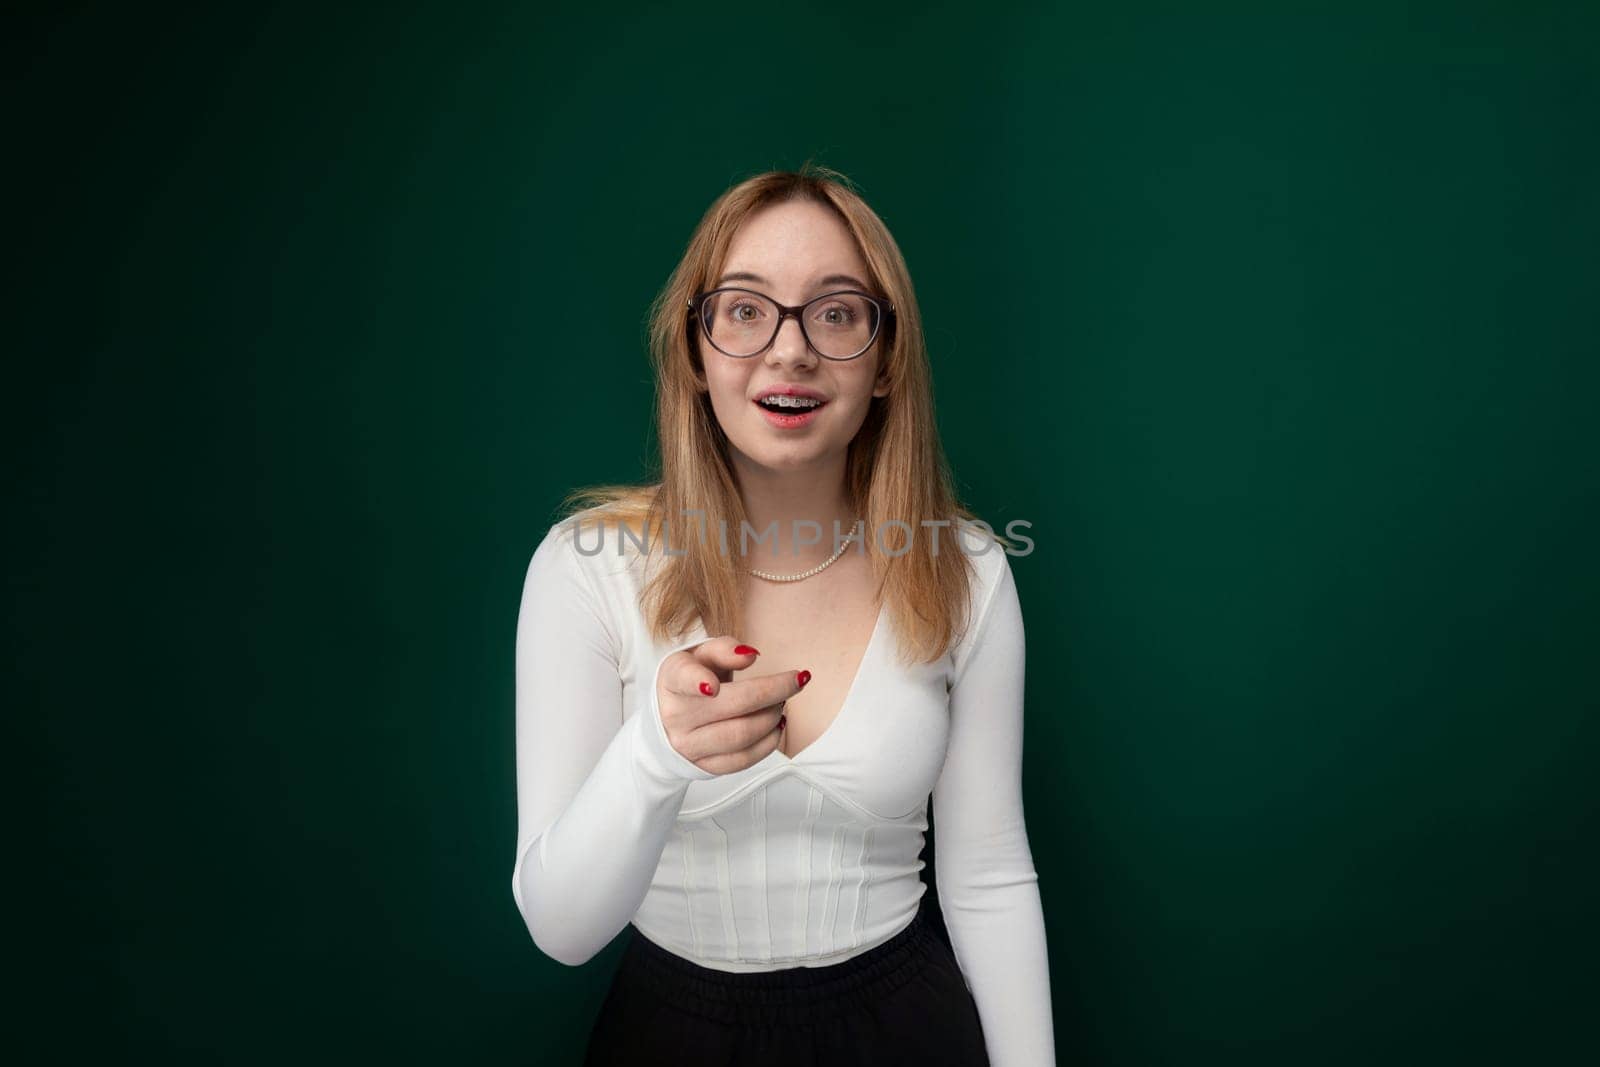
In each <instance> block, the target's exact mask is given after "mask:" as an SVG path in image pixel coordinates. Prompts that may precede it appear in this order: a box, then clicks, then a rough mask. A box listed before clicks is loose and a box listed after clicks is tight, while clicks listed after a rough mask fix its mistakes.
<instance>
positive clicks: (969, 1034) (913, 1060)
mask: <svg viewBox="0 0 1600 1067" xmlns="http://www.w3.org/2000/svg"><path fill="white" fill-rule="evenodd" d="M629 934H630V936H631V938H632V940H631V941H630V942H629V943H628V947H627V948H626V949H624V950H623V954H622V961H621V963H620V964H619V966H618V968H617V974H616V977H615V978H614V979H613V980H612V984H611V991H610V993H609V994H608V995H607V997H606V1000H605V1002H604V1003H603V1004H602V1005H601V1006H600V1013H599V1015H598V1016H597V1017H596V1018H595V1021H594V1027H593V1029H592V1031H591V1032H590V1035H589V1050H588V1055H587V1056H586V1057H585V1059H584V1063H585V1065H587V1067H612V1065H629V1064H641V1065H644V1064H648V1065H649V1067H669V1065H673V1064H680V1063H681V1064H694V1065H696V1067H725V1065H729V1067H731V1065H736V1064H756V1065H761V1067H801V1065H804V1067H811V1065H812V1064H819V1065H820V1064H825V1065H828V1067H845V1065H860V1067H865V1065H869V1064H870V1065H873V1067H878V1065H884V1067H887V1065H890V1064H895V1065H901V1064H950V1065H951V1067H965V1065H968V1064H973V1065H985V1067H986V1065H987V1064H988V1062H989V1058H988V1055H987V1054H986V1053H985V1052H984V1043H983V1027H982V1024H981V1023H980V1022H979V1020H978V1006H977V1004H976V1003H974V1001H973V999H972V994H971V993H970V992H969V991H968V990H967V984H966V982H965V981H964V980H963V978H962V976H961V970H960V967H959V965H958V964H957V963H956V959H955V957H954V956H953V955H951V953H950V949H949V947H948V946H946V945H945V943H944V942H943V941H942V940H940V939H939V936H938V935H937V934H936V933H935V932H934V931H933V928H932V927H931V926H930V925H929V924H928V922H927V920H926V919H925V918H924V917H923V912H922V911H918V912H917V916H916V918H914V919H912V920H911V924H910V925H909V926H907V927H906V928H905V929H904V930H902V931H900V932H899V933H898V934H896V935H894V936H893V937H891V938H890V939H889V940H887V941H885V942H884V943H883V944H881V945H878V946H877V947H876V948H872V949H868V950H867V951H866V952H864V953H862V954H861V955H859V956H853V957H851V958H850V959H847V960H845V961H843V962H841V963H835V964H832V965H830V966H827V967H790V968H785V969H783V970H777V971H756V972H744V973H732V972H728V971H717V970H712V969H711V968H708V967H701V966H700V965H699V964H696V963H693V962H692V961H690V960H686V959H684V958H683V957H681V956H678V955H676V954H674V953H671V952H668V951H666V950H665V949H663V948H662V947H661V946H659V945H657V944H655V943H654V942H652V941H650V940H649V939H648V938H645V937H643V936H641V935H640V934H639V932H638V931H637V930H634V929H633V928H631V927H630V928H629Z"/></svg>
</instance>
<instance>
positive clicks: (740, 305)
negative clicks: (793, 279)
mask: <svg viewBox="0 0 1600 1067" xmlns="http://www.w3.org/2000/svg"><path fill="white" fill-rule="evenodd" d="M778 314H779V312H778V306H777V305H776V304H774V303H773V302H772V301H771V300H768V299H767V298H766V297H764V296H762V295H761V294H760V293H752V292H746V291H743V290H738V289H723V290H719V291H717V292H714V293H711V294H709V295H708V296H707V297H706V299H705V301H704V303H703V305H702V307H701V322H702V324H703V325H704V327H705V331H706V336H708V337H709V338H710V339H711V343H712V344H714V345H716V346H717V347H718V348H720V349H721V350H722V351H723V352H726V353H727V354H728V355H730V356H741V357H742V356H753V355H755V354H756V353H757V352H760V351H762V350H763V349H765V348H766V347H767V345H768V343H769V342H771V341H772V338H773V335H774V334H776V333H777V330H778V321H779V320H778ZM800 326H801V328H802V329H804V330H805V332H806V337H807V338H809V339H810V341H811V347H813V348H815V349H816V350H817V351H818V352H820V353H822V354H823V355H824V356H828V357H829V358H831V359H849V358H850V357H852V356H856V355H859V354H860V353H861V352H862V351H864V350H865V349H866V347H867V345H869V344H871V343H872V339H873V337H874V336H875V335H876V333H877V331H878V305H877V304H875V303H873V302H872V301H871V300H868V299H866V298H865V297H861V296H856V295H854V294H852V293H832V294H829V295H827V296H821V297H818V298H817V299H816V300H813V301H812V302H811V303H809V304H807V305H806V306H805V309H804V310H803V311H802V312H801V313H800Z"/></svg>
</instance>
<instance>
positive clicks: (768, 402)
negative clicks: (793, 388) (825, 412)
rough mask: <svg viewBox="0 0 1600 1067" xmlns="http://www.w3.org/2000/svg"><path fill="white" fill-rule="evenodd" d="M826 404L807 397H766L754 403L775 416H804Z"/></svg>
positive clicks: (824, 401)
mask: <svg viewBox="0 0 1600 1067" xmlns="http://www.w3.org/2000/svg"><path fill="white" fill-rule="evenodd" d="M826 403H827V401H826V400H816V399H813V398H812V397H809V396H768V397H763V398H762V399H760V400H757V401H756V404H757V405H758V406H760V407H762V408H765V409H766V410H767V411H770V412H772V413H773V414H775V415H804V414H807V413H808V412H812V411H815V410H817V409H818V408H820V407H822V405H824V404H826Z"/></svg>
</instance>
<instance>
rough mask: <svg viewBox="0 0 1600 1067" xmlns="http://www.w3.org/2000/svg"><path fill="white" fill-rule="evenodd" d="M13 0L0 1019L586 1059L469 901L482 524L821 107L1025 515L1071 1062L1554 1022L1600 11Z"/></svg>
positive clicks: (1598, 1044) (628, 404)
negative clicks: (40, 8)
mask: <svg viewBox="0 0 1600 1067" xmlns="http://www.w3.org/2000/svg"><path fill="white" fill-rule="evenodd" d="M219 6H220V5H219ZM1202 6H1204V7H1206V8H1207V9H1206V10H1202V9H1201V8H1202ZM1286 7H1294V8H1297V9H1298V10H1297V11H1296V12H1294V13H1290V12H1288V11H1286V10H1284V8H1286ZM8 20H9V22H10V25H9V27H8V29H7V32H6V34H5V37H6V38H7V41H6V44H5V45H4V48H5V49H6V53H7V55H6V62H5V72H6V73H5V78H6V83H7V84H6V92H5V100H4V105H3V106H4V108H5V113H6V122H5V130H6V141H7V146H6V156H7V158H8V162H7V165H6V171H7V176H6V181H7V184H8V185H9V186H10V187H11V195H10V196H9V197H8V205H7V206H8V208H9V209H10V210H9V212H8V216H9V218H8V225H7V233H8V237H9V239H8V241H7V244H8V246H9V248H8V251H9V255H8V256H7V260H8V261H9V267H8V276H9V279H10V284H9V286H8V293H7V301H6V302H7V305H8V307H9V310H8V312H7V320H8V321H7V329H6V336H7V338H8V343H7V344H6V346H5V347H6V349H7V350H8V352H7V359H6V366H7V371H6V385H5V388H4V395H5V398H6V403H5V411H6V418H5V420H4V431H3V432H4V435H5V440H6V445H7V453H6V454H7V462H6V484H7V489H8V494H7V495H8V504H7V522H6V531H7V545H8V547H7V549H6V554H5V557H4V559H5V568H6V582H7V593H8V596H7V616H6V621H7V644H8V646H9V651H10V663H11V666H12V668H13V675H14V677H13V683H12V684H13V687H14V692H15V699H14V700H10V701H8V704H9V709H8V710H9V712H10V715H11V716H12V717H14V719H15V721H16V722H18V723H19V724H20V725H21V726H22V727H23V733H24V739H25V741H27V742H28V745H27V747H26V748H25V749H24V754H23V756H22V758H21V760H20V761H19V762H21V763H22V764H23V767H24V775H23V777H22V778H21V779H20V783H21V786H22V788H21V789H20V790H19V793H20V795H21V798H22V799H21V802H20V803H19V804H18V806H17V807H15V808H14V809H13V810H14V814H15V816H16V817H15V819H14V821H13V826H17V827H19V828H20V830H21V844H20V846H19V847H20V848H21V849H22V850H23V851H22V852H21V853H19V855H22V856H23V859H22V861H21V862H18V863H17V864H16V865H15V866H12V874H11V876H10V880H11V882H12V888H13V890H14V891H20V892H21V893H22V896H23V899H22V901H21V902H20V903H19V904H18V905H17V907H16V910H14V911H13V912H12V919H13V922H14V923H15V924H16V926H17V927H19V928H20V937H18V938H16V939H15V942H16V944H17V945H18V946H19V948H20V949H21V950H22V951H21V953H20V954H19V955H17V956H15V957H14V959H15V960H16V963H15V965H14V971H13V977H14V979H20V980H22V981H23V982H24V984H25V985H26V986H27V990H28V991H27V994H26V996H25V999H24V1000H23V1001H21V1002H14V1004H13V1007H14V1008H17V1009H20V1011H21V1016H22V1019H23V1023H22V1029H21V1031H20V1035H21V1036H20V1043H21V1047H22V1048H23V1049H24V1050H25V1051H26V1052H27V1053H28V1055H29V1056H30V1057H33V1058H60V1059H62V1060H77V1059H83V1058H87V1057H88V1056H90V1055H91V1054H95V1055H101V1056H105V1057H109V1059H108V1062H121V1061H123V1060H125V1059H127V1058H129V1057H130V1056H132V1055H133V1054H135V1053H138V1054H140V1055H155V1056H161V1057H165V1058H166V1061H167V1062H196V1063H202V1062H204V1063H211V1062H223V1061H226V1062H234V1063H268V1062H273V1063H277V1062H283V1061H284V1060H286V1059H287V1058H289V1057H295V1058H296V1059H300V1058H309V1059H310V1060H311V1061H313V1062H315V1061H334V1060H339V1059H344V1060H345V1061H346V1062H368V1061H371V1062H420V1061H423V1060H428V1059H433V1060H435V1061H438V1062H452V1063H456V1062H460V1063H484V1064H502V1065H503V1064H507V1063H513V1062H519V1063H535V1062H537V1063H545V1064H563V1063H571V1062H573V1061H574V1059H575V1057H576V1054H577V1051H578V1049H579V1048H580V1045H581V1042H582V1039H583V1036H584V1034H585V1033H586V1030H587V1026H588V1023H589V1020H590V1018H591V1017H592V1013H593V1011H594V1009H595V1008H596V1006H597V1005H598V1003H599V999H600V997H601V996H602V994H603V992H604V990H605V987H606V983H607V982H608V981H609V977H610V974H611V970H612V968H613V967H614V965H615V962H616V953H617V951H618V949H619V948H620V941H619V942H616V943H614V944H613V945H612V946H611V948H610V949H608V950H607V952H606V953H604V954H602V956H601V957H599V958H597V959H596V960H595V961H593V962H591V963H590V964H588V965H586V966H584V967H582V968H579V969H569V968H566V967H563V966H561V965H559V964H556V963H554V962H552V961H550V960H548V959H546V958H544V957H543V956H542V955H541V954H540V953H539V951H538V950H537V949H536V948H535V946H534V945H533V943H532V941H531V940H530V939H529V938H528V936H527V933H526V932H525V930H524V928H523V926H522V922H521V919H520V918H519V916H518V915H517V912H516V910H515V907H514V905H513V902H512V897H511V888H510V873H511V863H512V858H513V846H514V837H515V830H516V827H515V809H514V792H513V771H514V768H513V762H512V724H513V719H512V681H513V679H512V651H513V636H514V628H515V621H516V609H517V602H518V597H519V595H520V590H521V582H522V577H523V571H524V568H525V566H526V564H527V561H528V558H529V556H530V554H531V553H532V551H533V548H534V546H535V545H536V544H537V543H538V541H539V539H540V538H541V536H542V535H543V533H544V531H545V530H546V528H547V527H548V525H549V523H550V521H551V519H552V516H553V509H554V507H555V506H556V504H557V503H558V501H559V499H560V497H561V494H562V493H563V492H565V491H566V490H567V489H569V488H572V487H574V486H578V485H584V484H590V483H594V482H601V481H621V480H632V479H637V478H642V477H644V476H645V474H646V470H647V462H648V459H649V455H650V441H651V439H650V436H649V434H650V423H649V419H650V405H651V382H650V377H649V371H648V366H647V364H646V361H645V356H644V348H643V343H642V329H643V316H644V313H645V309H646V305H647V304H648V302H649V300H650V298H651V296H652V295H653V293H654V292H655V290H656V289H657V287H658V286H659V285H660V284H661V283H662V282H663V281H664V280H665V278H666V276H667V274H668V272H669V271H670V269H671V268H672V266H673V264H674V262H675V260H676V257H677V256H678V255H679V253H680V252H681V250H682V248H683V245H684V242H685V241H686V239H687V238H688V235H689V232H690V230H691V228H692V226H693V224H694V223H695V221H696V220H697V219H698V217H699V214H700V212H702V211H703V210H704V208H705V207H706V206H707V204H708V203H709V202H710V201H711V200H712V199H713V198H714V197H715V196H716V195H717V194H718V193H719V192H721V191H722V190H723V189H724V188H725V187H726V186H727V185H728V184H730V183H731V182H733V181H736V180H738V179H740V178H742V177H745V176H748V175H749V174H752V173H755V172H756V171H759V170H762V169H766V168H767V167H770V166H784V167H793V166H796V165H798V164H799V163H801V162H802V161H804V160H805V159H806V158H808V157H811V158H815V159H817V160H819V161H821V162H824V163H827V164H829V165H832V166H835V167H838V168H840V169H842V170H844V171H845V172H846V173H848V174H850V175H851V176H852V177H854V178H855V179H856V180H857V181H858V182H859V183H860V185H861V187H862V190H863V192H864V193H865V195H866V196H867V197H868V199H869V201H870V202H871V203H873V204H874V205H875V206H876V207H877V209H878V210H879V211H880V212H881V213H882V215H883V217H884V218H885V219H886V221H887V222H888V224H889V225H890V227H891V228H892V229H893V230H894V232H895V233H896V235H897V237H898V239H899V241H900V243H901V245H902V247H903V249H904V251H905V254H906V256H907V258H908V260H909V262H910V265H911V270H912V273H913V276H914V277H915V279H916V282H917V285H918V293H919V296H920V300H921V302H922V308H923V312H924V315H925V316H926V320H927V324H928V330H929V338H930V344H931V348H932V359H933V363H934V369H935V376H936V386H937V397H938V399H939V403H940V406H939V417H940V422H941V427H942V429H943V432H944V435H945V440H946V442H947V447H948V450H949V452H950V455H951V459H952V462H953V465H954V467H955V470H956V472H957V475H958V478H959V480H960V483H961V487H962V489H963V491H964V492H965V493H966V495H967V498H968V500H969V502H970V503H971V504H972V505H973V506H974V507H975V508H976V509H977V510H978V511H979V512H980V513H981V514H983V515H984V516H985V517H986V518H988V519H990V520H991V521H992V522H994V523H995V524H996V525H997V526H998V525H1002V524H1003V523H1004V522H1006V521H1008V520H1010V519H1015V518H1021V519H1027V520H1029V521H1031V522H1033V523H1034V529H1033V530H1032V535H1033V536H1034V538H1035V540H1036V542H1037V550H1036V551H1035V552H1034V554H1033V555H1032V556H1031V557H1028V558H1026V559H1018V560H1014V561H1013V566H1014V570H1015V573H1016V575H1017V582H1018V586H1019V588H1020V591H1021V596H1022V600H1023V607H1024V612H1025V615H1026V619H1027V624H1028V635H1029V667H1030V670H1029V677H1028V697H1029V704H1028V747H1027V761H1026V791H1027V805H1028V818H1029V830H1030V834H1031V838H1032V842H1033V847H1034V854H1035V858H1036V861H1037V865H1038V869H1039V875H1040V888H1041V891H1042V893H1043V897H1044V904H1045V911H1046V915H1047V917H1048V922H1049V937H1050V955H1051V964H1052V976H1053V986H1054V995H1055V1007H1056V1027H1057V1031H1056V1034H1057V1042H1058V1045H1059V1048H1060V1050H1061V1053H1062V1062H1064V1063H1096V1064H1114V1065H1145V1064H1184V1065H1189V1064H1197V1063H1228V1064H1286V1063H1293V1064H1324V1063H1326V1064H1335V1063H1337V1064H1345V1063H1350V1062H1360V1063H1396V1064H1401V1063H1404V1064H1414V1063H1421V1062H1437V1063H1445V1062H1449V1063H1464V1062H1482V1063H1504V1062H1525V1063H1539V1064H1546V1063H1551V1064H1553V1063H1557V1062H1562V1063H1567V1062H1575V1060H1577V1059H1580V1058H1583V1057H1582V1055H1581V1054H1583V1053H1587V1054H1588V1055H1595V1054H1596V1053H1597V1052H1600V1040H1597V1039H1596V1037H1595V1031H1594V1029H1593V1011H1594V1006H1595V999H1596V992H1597V989H1596V979H1595V971H1594V953H1595V950H1596V948H1597V947H1600V946H1597V938H1596V926H1597V924H1596V921H1595V919H1594V917H1593V914H1592V911H1593V906H1594V900H1595V899H1596V897H1597V896H1600V875H1597V871H1596V865H1595V863H1594V859H1593V851H1594V848H1595V845H1596V831H1597V819H1596V815H1597V807H1600V805H1597V799H1596V788H1595V757H1596V747H1597V746H1596V740H1597V738H1596V733H1597V726H1596V719H1597V716H1596V708H1597V698H1596V692H1597V686H1596V682H1595V668H1596V662H1595V657H1594V655H1593V651H1594V647H1595V644H1596V639H1597V637H1600V626H1597V620H1596V616H1597V599H1600V598H1597V592H1600V577H1597V573H1600V568H1597V566H1596V563H1595V560H1594V549H1595V545H1596V544H1597V543H1600V475H1597V456H1600V448H1597V441H1596V433H1595V429H1594V424H1593V419H1592V414H1591V411H1592V407H1593V402H1594V397H1595V390H1596V387H1597V386H1600V374H1597V372H1596V369H1595V356H1596V351H1597V346H1596V340H1595V337H1596V325H1597V323H1596V318H1597V316H1596V305H1597V301H1596V290H1597V285H1600V270H1597V268H1596V256H1595V251H1596V248H1597V247H1600V195H1597V190H1600V151H1597V145H1596V134H1597V129H1600V122H1597V120H1600V69H1597V62H1596V48H1597V42H1600V14H1597V9H1596V8H1595V6H1594V5H1592V4H1580V3H1572V4H1547V3H1517V4H1512V3H1499V4H1488V3H1455V4H1416V3H1412V4H1399V3H1371V4H1357V5H1350V4H1333V3H1326V4H1316V5H1281V4H1275V3H1255V4H1221V5H1190V4H1176V3H1174V4H1150V3H1137V4H1131V3H1127V2H1119V3H1104V4H1095V5H1089V4H1078V5H1062V6H1060V7H1057V8H1054V9H1048V8H1042V7H1028V8H1023V7H1017V8H1011V9H1007V8H1005V7H1004V6H1001V5H987V6H984V7H983V8H982V10H981V11H975V10H973V9H972V8H971V7H970V6H969V5H948V6H945V7H942V8H940V9H937V10H932V9H924V10H920V11H918V10H915V9H912V8H906V9H904V10H892V11H891V10H887V9H884V10H874V9H871V8H869V7H864V6H863V5H860V4H834V5H825V6H817V7H814V8H811V9H809V10H808V9H804V8H801V7H793V6H776V7H774V6H767V5H742V6H740V5H729V6H726V7H720V8H713V7H710V6H706V7H698V8H692V9H690V8H683V9H677V10H667V9H658V10H655V11H651V12H645V11H642V10H641V11H631V12H630V11H625V10H620V9H617V8H614V7H611V6H608V5H583V9H582V10H581V11H579V12H573V13H566V14H558V13H552V12H548V11H546V12H540V11H538V10H537V9H536V7H535V5H531V4H528V5H502V4H471V3H456V4H450V5H439V6H437V7H435V8H433V9H431V10H422V9H412V10H407V11H405V12H396V11H392V10H386V9H382V8H374V9H372V10H369V11H367V12H364V13H354V12H351V11H349V10H347V9H345V8H344V7H342V6H340V5H315V6H313V5H307V6H304V7H288V6H281V5H280V6H272V7H268V8H263V9H261V10H258V11H253V12H251V13H249V14H244V13H241V12H240V11H235V12H233V13H227V14H224V13H220V12H219V11H218V10H216V9H215V8H214V7H213V6H211V5H207V6H199V5H196V6H195V7H194V8H193V9H181V8H165V7H135V6H134V5H106V6H103V7H101V6H89V5H83V4H58V5H53V6H52V7H50V8H49V10H48V12H47V13H36V14H34V15H31V16H28V15H16V14H13V15H11V16H8Z"/></svg>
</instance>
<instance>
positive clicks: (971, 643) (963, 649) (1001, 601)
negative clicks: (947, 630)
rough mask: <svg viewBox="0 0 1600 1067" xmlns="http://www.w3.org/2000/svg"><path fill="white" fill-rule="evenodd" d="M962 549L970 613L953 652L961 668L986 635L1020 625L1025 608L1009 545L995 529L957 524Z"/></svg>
mask: <svg viewBox="0 0 1600 1067" xmlns="http://www.w3.org/2000/svg"><path fill="white" fill-rule="evenodd" d="M956 525H957V526H958V527H959V528H960V530H959V536H958V537H957V538H956V545H957V547H958V551H960V552H961V554H962V556H963V558H964V559H965V560H966V563H967V568H968V569H967V574H968V578H969V581H968V583H967V613H966V617H965V620H964V622H965V625H964V626H963V628H962V629H961V631H960V636H959V637H958V639H957V641H956V644H955V648H954V649H953V654H954V657H955V664H956V666H957V668H958V671H959V669H960V668H961V667H962V666H963V665H964V664H965V662H966V660H967V658H968V657H969V656H970V655H971V653H972V651H973V649H974V648H975V647H976V645H977V644H978V643H979V642H980V641H981V640H982V639H983V635H984V634H985V633H986V632H987V631H989V630H991V629H994V628H995V627H996V626H997V625H998V626H1005V627H1010V628H1019V627H1020V625H1021V608H1020V604H1019V603H1018V600H1017V588H1016V581H1015V578H1014V576H1013V575H1012V573H1011V560H1010V557H1009V553H1008V552H1007V548H1006V545H1005V544H1004V543H1003V542H1002V541H1000V540H999V539H998V538H996V537H995V536H994V534H993V532H992V531H989V530H986V529H985V528H984V527H981V526H976V525H973V524H972V523H970V522H960V521H958V522H957V524H956Z"/></svg>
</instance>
